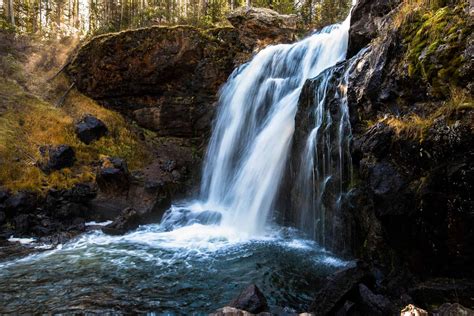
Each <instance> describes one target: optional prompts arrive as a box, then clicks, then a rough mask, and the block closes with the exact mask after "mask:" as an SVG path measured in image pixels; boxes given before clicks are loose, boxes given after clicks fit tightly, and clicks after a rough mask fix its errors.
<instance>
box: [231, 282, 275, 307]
mask: <svg viewBox="0 0 474 316" xmlns="http://www.w3.org/2000/svg"><path fill="white" fill-rule="evenodd" d="M229 306H230V307H234V308H237V309H241V310H244V311H247V312H250V313H254V314H257V313H262V312H267V311H268V303H267V299H266V298H265V296H264V295H263V293H262V292H261V291H260V289H259V288H258V287H257V286H256V285H255V284H252V285H250V286H248V287H247V288H246V289H244V290H243V291H242V292H240V294H239V296H237V297H236V298H235V299H234V300H233V301H232V302H230V303H229Z"/></svg>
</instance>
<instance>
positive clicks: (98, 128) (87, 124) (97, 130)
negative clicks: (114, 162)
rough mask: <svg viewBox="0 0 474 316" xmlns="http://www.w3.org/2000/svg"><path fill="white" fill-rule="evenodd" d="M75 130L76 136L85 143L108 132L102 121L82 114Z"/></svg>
mask: <svg viewBox="0 0 474 316" xmlns="http://www.w3.org/2000/svg"><path fill="white" fill-rule="evenodd" d="M75 131H76V135H77V137H78V138H79V139H80V140H81V141H82V142H83V143H85V144H90V143H92V142H93V141H95V140H98V139H100V138H101V137H102V136H104V135H106V134H107V132H108V129H107V126H105V124H104V122H102V121H101V120H99V119H98V118H96V117H94V116H92V115H86V116H84V117H83V118H82V119H81V120H80V121H79V122H77V123H76V126H75Z"/></svg>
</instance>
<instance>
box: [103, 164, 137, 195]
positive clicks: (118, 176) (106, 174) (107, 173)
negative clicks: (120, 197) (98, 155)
mask: <svg viewBox="0 0 474 316" xmlns="http://www.w3.org/2000/svg"><path fill="white" fill-rule="evenodd" d="M96 182H97V185H98V186H99V189H100V190H101V191H102V192H105V193H111V194H120V193H123V192H124V191H126V190H127V189H128V187H129V185H130V173H129V171H128V167H127V163H126V162H125V160H123V159H121V158H116V157H115V158H106V159H104V161H103V162H102V166H101V167H100V168H99V170H98V172H97V175H96Z"/></svg>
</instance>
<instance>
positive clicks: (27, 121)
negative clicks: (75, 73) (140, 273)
mask: <svg viewBox="0 0 474 316" xmlns="http://www.w3.org/2000/svg"><path fill="white" fill-rule="evenodd" d="M0 97H1V98H2V100H3V101H2V108H3V113H2V114H1V116H0V166H1V167H0V185H3V186H5V187H8V188H10V189H13V190H19V189H32V190H39V191H43V190H46V189H48V188H50V187H57V188H62V187H70V186H72V185H73V184H75V183H77V182H83V181H90V180H93V179H94V168H93V167H92V164H93V163H94V162H96V161H97V160H99V159H100V158H101V157H103V156H119V157H122V158H125V159H126V160H127V161H128V162H129V166H130V168H131V169H135V168H140V167H142V166H143V165H144V164H146V163H147V161H148V160H149V157H148V150H147V148H146V145H145V144H144V143H143V142H142V141H140V140H139V139H138V137H137V135H136V133H134V132H133V131H132V129H133V127H131V126H130V125H129V124H127V122H125V120H124V119H123V118H122V117H121V116H120V115H119V114H117V113H115V112H113V111H109V110H107V109H105V108H102V107H100V106H99V105H98V104H97V103H95V102H94V101H93V100H91V99H88V98H87V97H85V96H83V95H81V94H80V93H78V92H73V93H72V94H71V96H70V97H69V98H68V99H67V101H66V104H65V106H64V107H63V108H57V107H55V106H54V105H52V104H51V103H49V102H46V101H44V100H41V99H39V98H38V97H36V96H33V95H31V94H28V93H26V92H25V91H24V90H23V88H22V87H21V86H20V85H18V84H17V83H15V82H14V81H9V80H4V79H0ZM85 113H90V114H93V115H96V116H97V117H98V118H100V119H102V120H103V121H104V122H105V123H106V125H107V126H108V128H109V131H110V133H109V135H107V136H106V137H103V138H102V139H100V140H98V141H96V142H94V143H92V144H90V145H85V144H83V143H82V142H80V141H79V140H78V139H77V138H76V136H75V133H74V127H73V126H74V124H73V123H74V121H75V120H77V119H79V118H80V117H82V115H83V114H85ZM59 144H69V145H71V146H72V147H73V148H74V150H75V152H76V158H77V162H76V163H75V165H74V166H73V167H72V168H70V169H63V170H60V171H56V172H53V173H52V174H49V175H47V174H45V173H43V172H42V171H41V170H40V169H39V168H38V167H37V162H38V161H41V160H42V159H43V158H42V156H41V154H40V151H39V148H40V147H41V146H47V145H59Z"/></svg>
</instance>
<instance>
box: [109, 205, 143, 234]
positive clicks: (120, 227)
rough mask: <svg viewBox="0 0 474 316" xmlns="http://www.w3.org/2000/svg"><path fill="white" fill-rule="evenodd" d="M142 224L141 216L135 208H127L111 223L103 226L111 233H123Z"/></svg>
mask: <svg viewBox="0 0 474 316" xmlns="http://www.w3.org/2000/svg"><path fill="white" fill-rule="evenodd" d="M139 224H140V216H139V214H138V213H137V211H135V210H134V209H133V208H127V209H125V210H123V211H122V214H121V215H120V216H119V217H118V218H116V219H115V220H114V221H113V222H112V223H111V224H109V225H107V226H105V227H104V228H102V231H103V232H104V233H106V234H109V235H123V234H125V233H126V232H128V231H130V230H133V229H135V228H137V227H138V225H139Z"/></svg>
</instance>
